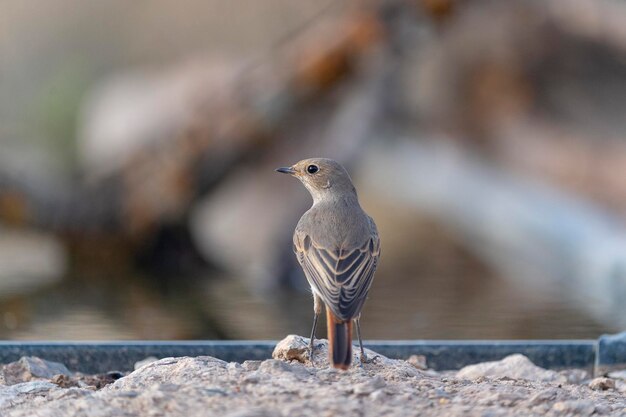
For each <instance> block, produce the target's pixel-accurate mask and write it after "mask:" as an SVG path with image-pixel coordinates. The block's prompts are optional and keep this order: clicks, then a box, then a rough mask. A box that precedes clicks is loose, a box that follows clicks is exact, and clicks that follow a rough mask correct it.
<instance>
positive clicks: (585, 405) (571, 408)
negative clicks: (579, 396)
mask: <svg viewBox="0 0 626 417" xmlns="http://www.w3.org/2000/svg"><path fill="white" fill-rule="evenodd" d="M552 409H553V410H554V411H556V412H557V413H559V414H568V415H576V416H590V415H591V414H593V413H594V411H595V406H594V405H593V403H592V402H591V401H586V400H570V401H559V402H557V403H554V405H553V406H552Z"/></svg>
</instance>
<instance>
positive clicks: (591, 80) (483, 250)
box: [0, 0, 626, 340]
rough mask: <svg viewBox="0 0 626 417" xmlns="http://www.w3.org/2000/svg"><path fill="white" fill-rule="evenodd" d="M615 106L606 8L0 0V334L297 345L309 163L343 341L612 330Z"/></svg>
mask: <svg viewBox="0 0 626 417" xmlns="http://www.w3.org/2000/svg"><path fill="white" fill-rule="evenodd" d="M625 109H626V4H625V3H624V2H621V1H596V0H593V1H592V0H567V1H565V0H549V1H507V2H499V1H482V0H378V1H375V0H371V1H347V0H346V1H336V0H329V1H320V2H309V1H293V0H265V1H263V2H250V1H244V0H230V1H228V2H226V1H219V0H209V1H206V0H203V1H200V0H186V1H183V2H176V3H173V2H168V1H163V0H153V1H149V2H148V1H134V2H128V1H122V0H112V1H107V2H100V1H93V0H88V1H81V2H75V1H70V0H50V1H46V2H41V1H35V0H3V1H2V2H0V337H1V338H4V339H93V340H102V339H275V338H281V337H283V336H284V335H286V334H289V333H298V334H304V335H307V334H308V332H309V330H310V324H311V319H312V300H311V296H310V293H309V291H308V289H307V285H306V283H305V280H304V277H303V275H302V273H301V270H300V268H299V266H298V265H297V264H296V262H295V257H294V256H293V253H292V251H291V235H292V232H293V229H294V227H295V224H296V222H297V220H298V219H299V217H300V216H301V214H302V213H303V212H304V211H305V210H306V209H307V208H308V207H309V206H310V204H311V200H310V197H309V195H308V193H307V192H306V190H305V189H304V187H302V186H301V184H300V183H299V182H298V181H296V180H295V179H293V178H289V177H286V176H280V175H279V174H276V173H275V172H274V171H273V170H274V168H276V167H279V166H285V165H290V164H292V163H295V162H296V161H298V160H300V159H303V158H306V157H313V156H325V157H331V158H333V159H336V160H338V161H340V162H342V163H343V164H344V165H345V166H346V167H347V168H348V170H349V171H350V172H351V174H352V177H353V179H354V181H355V183H356V186H357V189H358V190H359V196H360V199H361V203H362V205H363V207H364V208H365V209H366V211H367V212H368V213H369V214H370V215H371V216H372V217H374V219H375V220H376V222H377V224H378V228H379V231H380V235H381V239H382V248H383V251H382V259H381V264H380V267H379V270H378V273H377V276H376V279H375V282H374V285H373V288H372V290H371V293H370V298H369V301H368V302H367V304H366V306H365V310H364V313H363V332H364V336H365V338H366V339H420V338H435V339H465V338H475V339H480V338H485V339H495V338H507V339H508V338H511V339H520V338H595V337H597V336H599V335H600V334H602V333H605V332H615V331H620V330H624V329H625V328H626V303H624V302H623V300H624V299H625V297H626V233H625V231H626V228H625V224H626V117H625ZM319 333H320V336H322V335H323V334H324V331H323V330H320V332H319Z"/></svg>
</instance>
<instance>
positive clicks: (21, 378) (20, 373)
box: [2, 356, 71, 385]
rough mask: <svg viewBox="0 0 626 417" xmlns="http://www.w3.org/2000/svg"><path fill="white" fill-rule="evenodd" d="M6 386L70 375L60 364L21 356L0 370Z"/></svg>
mask: <svg viewBox="0 0 626 417" xmlns="http://www.w3.org/2000/svg"><path fill="white" fill-rule="evenodd" d="M2 374H3V376H4V380H5V383H6V384H7V385H13V384H18V383H20V382H28V381H32V380H34V379H52V378H53V377H54V376H55V375H68V376H69V375H71V372H70V371H69V370H68V369H67V368H66V367H65V365H63V364H62V363H58V362H52V361H47V360H44V359H41V358H37V357H34V356H23V357H22V358H20V360H19V361H17V362H11V363H9V364H7V365H4V367H3V368H2Z"/></svg>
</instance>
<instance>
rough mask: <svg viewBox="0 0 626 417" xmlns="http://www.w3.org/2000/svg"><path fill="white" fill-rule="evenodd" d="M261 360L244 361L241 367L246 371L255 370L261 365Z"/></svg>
mask: <svg viewBox="0 0 626 417" xmlns="http://www.w3.org/2000/svg"><path fill="white" fill-rule="evenodd" d="M261 362H262V361H244V363H242V364H241V367H242V368H243V369H244V370H246V371H256V370H257V369H259V366H261Z"/></svg>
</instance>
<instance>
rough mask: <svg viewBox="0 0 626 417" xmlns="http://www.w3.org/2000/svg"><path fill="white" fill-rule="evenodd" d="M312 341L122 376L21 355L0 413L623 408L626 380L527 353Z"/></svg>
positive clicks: (516, 412)
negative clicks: (457, 363) (451, 365)
mask: <svg viewBox="0 0 626 417" xmlns="http://www.w3.org/2000/svg"><path fill="white" fill-rule="evenodd" d="M307 343H308V340H307V339H305V338H302V337H299V336H289V337H287V338H286V339H285V340H283V341H282V342H280V343H279V344H278V346H277V347H276V350H275V351H274V359H269V360H265V361H247V362H244V363H243V364H238V363H227V362H224V361H221V360H219V359H215V358H212V357H206V356H205V357H195V358H190V357H183V358H165V359H161V360H158V361H153V362H149V361H147V362H149V363H145V364H141V366H140V367H139V368H138V369H137V370H135V371H134V372H132V373H130V374H129V375H125V376H123V375H119V374H115V373H111V374H106V375H100V376H97V375H96V376H93V375H91V376H85V375H80V374H74V373H71V372H69V371H68V370H67V368H65V367H64V366H63V365H62V364H55V363H51V362H47V361H44V360H41V359H38V358H22V360H20V361H19V362H15V363H12V364H8V365H4V366H3V368H2V381H4V384H5V385H0V415H2V416H7V417H17V416H24V417H26V416H28V417H30V416H46V417H48V416H64V417H65V416H70V415H71V416H184V417H191V416H212V415H215V416H239V417H242V416H250V417H251V416H297V415H302V416H316V417H319V416H333V415H359V416H382V415H384V416H442V415H445V416H456V415H458V416H461V415H462V416H484V417H487V416H590V415H607V416H625V415H626V381H624V380H621V379H618V378H616V379H611V378H596V379H590V378H589V377H588V376H587V375H586V373H585V372H584V371H581V370H568V371H561V372H555V371H551V370H546V369H542V368H539V367H537V366H535V365H533V364H532V363H531V362H530V361H529V360H528V359H527V358H526V357H524V356H522V355H512V356H509V357H507V358H504V359H503V360H501V361H498V362H487V363H482V364H477V365H471V366H468V367H465V368H463V369H461V370H460V371H458V372H435V371H432V370H428V369H423V368H424V362H423V360H422V358H417V357H413V358H411V359H410V360H409V361H404V360H392V359H388V358H386V357H383V356H380V355H377V354H376V353H375V352H371V351H369V352H368V356H369V357H370V358H371V360H370V362H369V363H366V364H364V365H363V366H362V367H361V366H358V365H357V366H353V367H352V368H351V369H350V370H348V371H345V372H344V371H337V370H334V369H330V368H328V364H327V360H326V354H327V345H326V341H323V340H320V341H319V342H318V343H317V351H316V355H315V358H314V363H310V362H309V361H307V360H306V345H307ZM355 359H356V357H355ZM357 363H358V362H357ZM20 381H22V382H20Z"/></svg>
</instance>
